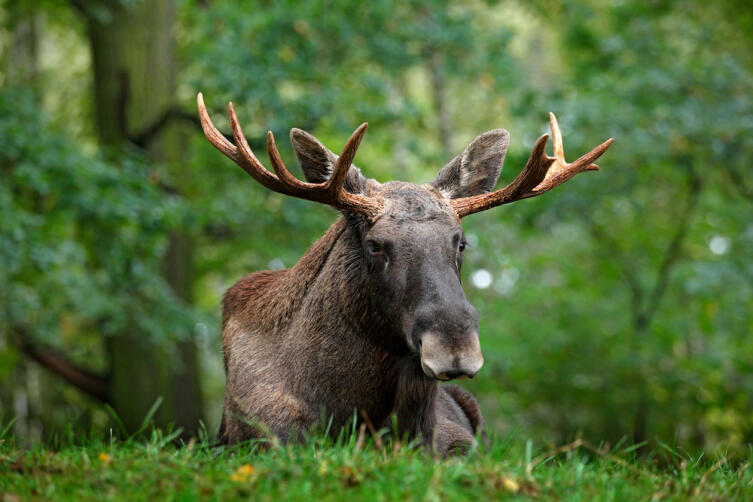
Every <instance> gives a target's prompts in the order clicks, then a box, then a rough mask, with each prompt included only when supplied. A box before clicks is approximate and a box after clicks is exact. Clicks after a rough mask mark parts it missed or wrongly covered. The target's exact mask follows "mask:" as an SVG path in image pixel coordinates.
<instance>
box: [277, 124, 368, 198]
mask: <svg viewBox="0 0 753 502" xmlns="http://www.w3.org/2000/svg"><path fill="white" fill-rule="evenodd" d="M290 142H291V143H292V144H293V150H294V151H295V156H296V157H297V158H298V163H299V164H300V165H301V169H302V170H303V175H304V176H305V177H306V181H308V182H309V183H324V182H325V181H327V180H328V179H329V177H330V176H332V169H333V168H334V167H335V163H336V162H337V155H335V154H334V153H332V152H331V151H330V150H329V148H327V147H326V146H324V145H323V144H322V143H321V141H319V140H318V139H316V138H315V137H314V136H313V135H311V134H309V133H307V132H306V131H304V130H301V129H296V128H293V129H291V130H290ZM343 186H344V188H345V190H347V191H348V192H350V193H363V192H364V189H365V187H366V178H365V177H364V176H363V175H362V174H361V170H360V169H358V168H357V167H356V166H355V165H351V166H350V169H349V170H348V177H347V178H346V179H345V184H344V185H343Z"/></svg>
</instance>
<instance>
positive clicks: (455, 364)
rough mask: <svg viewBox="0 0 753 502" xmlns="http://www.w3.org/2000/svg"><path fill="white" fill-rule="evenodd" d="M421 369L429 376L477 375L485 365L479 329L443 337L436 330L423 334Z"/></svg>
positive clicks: (439, 377)
mask: <svg viewBox="0 0 753 502" xmlns="http://www.w3.org/2000/svg"><path fill="white" fill-rule="evenodd" d="M420 340H421V348H420V353H421V369H423V372H424V374H425V375H426V376H428V377H429V378H436V379H438V380H452V379H454V378H473V377H474V376H475V375H476V373H478V371H479V370H480V369H481V366H483V365H484V356H483V355H482V354H481V344H480V343H479V339H478V333H477V332H471V333H468V334H467V335H464V336H462V337H452V338H449V339H448V337H443V336H442V335H441V334H439V333H437V332H434V331H427V332H424V333H423V334H422V335H421V338H420Z"/></svg>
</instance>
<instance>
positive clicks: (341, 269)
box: [292, 217, 439, 444]
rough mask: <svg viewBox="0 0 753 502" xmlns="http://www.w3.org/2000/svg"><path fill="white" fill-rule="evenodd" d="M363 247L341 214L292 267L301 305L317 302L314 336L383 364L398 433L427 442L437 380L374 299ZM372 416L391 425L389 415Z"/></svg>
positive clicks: (313, 317) (382, 374)
mask: <svg viewBox="0 0 753 502" xmlns="http://www.w3.org/2000/svg"><path fill="white" fill-rule="evenodd" d="M362 253H363V251H362V250H361V246H360V242H359V237H358V235H357V231H356V230H355V229H354V228H351V226H350V224H348V223H347V222H346V219H345V218H343V217H341V218H339V219H338V220H337V221H336V222H335V223H334V224H333V225H332V226H331V227H330V229H329V230H328V231H327V232H326V233H325V234H324V235H323V236H322V237H321V238H320V239H319V240H318V241H317V242H316V243H314V245H312V246H311V248H310V249H309V250H308V251H307V252H306V253H305V254H304V255H303V257H302V258H301V259H300V261H299V262H298V263H297V264H296V265H295V267H293V270H292V272H293V274H292V275H293V277H296V278H297V279H298V280H300V282H299V285H300V286H302V287H304V288H305V289H303V290H302V293H303V295H302V296H304V297H305V298H304V299H303V300H301V306H302V307H304V308H305V306H306V305H311V306H315V310H316V311H313V309H312V311H311V312H310V314H311V317H310V319H311V321H310V322H311V324H310V327H311V329H312V331H315V332H316V333H317V335H316V336H327V337H333V338H337V339H338V341H340V342H341V343H342V346H343V347H347V348H349V350H350V353H351V354H352V355H353V357H358V356H357V355H358V354H360V355H361V357H363V361H360V362H359V363H357V364H362V365H368V364H375V363H377V364H379V366H380V374H381V378H383V381H384V387H385V391H386V395H387V396H389V399H390V401H391V402H392V404H391V406H390V407H391V408H392V411H393V412H394V413H395V414H396V415H397V418H398V425H399V432H400V434H401V435H402V434H408V435H409V436H410V437H418V436H421V437H422V438H423V441H424V442H425V443H427V444H428V443H429V442H430V441H431V431H432V428H433V423H432V417H433V413H432V409H433V406H434V402H435V399H436V396H437V392H438V388H439V386H438V383H437V382H436V381H435V380H432V379H429V378H428V377H426V376H425V375H424V374H423V372H422V370H421V367H420V363H419V361H418V358H417V356H416V355H415V354H412V353H411V352H410V349H409V348H408V345H407V343H406V342H405V337H404V336H403V335H402V333H399V332H398V331H397V330H396V329H395V327H394V324H393V323H392V322H390V320H389V319H385V316H384V315H382V314H381V310H380V309H379V308H378V306H376V305H374V302H375V301H376V300H375V299H374V297H375V296H376V295H370V294H369V288H368V284H366V278H367V275H366V271H365V264H364V261H363V258H362ZM333 318H335V321H334V322H332V319H333ZM351 354H349V355H351ZM357 364H356V365H355V366H356V367H357ZM371 418H372V419H374V420H375V421H380V422H382V423H377V424H376V425H377V426H382V425H387V423H385V422H384V421H388V416H384V417H374V416H372V417H371Z"/></svg>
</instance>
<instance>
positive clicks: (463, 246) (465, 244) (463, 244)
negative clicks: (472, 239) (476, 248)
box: [458, 241, 468, 253]
mask: <svg viewBox="0 0 753 502" xmlns="http://www.w3.org/2000/svg"><path fill="white" fill-rule="evenodd" d="M466 246H468V243H467V242H465V241H460V244H458V251H460V252H461V253H462V252H463V251H465V248H466Z"/></svg>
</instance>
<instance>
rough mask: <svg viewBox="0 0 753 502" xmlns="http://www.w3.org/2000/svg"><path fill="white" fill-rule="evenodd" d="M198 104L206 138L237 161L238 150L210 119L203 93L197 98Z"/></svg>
mask: <svg viewBox="0 0 753 502" xmlns="http://www.w3.org/2000/svg"><path fill="white" fill-rule="evenodd" d="M196 104H197V105H198V106H199V119H200V120H201V128H202V129H203V130H204V136H206V137H207V139H208V140H209V142H210V143H212V145H214V147H215V148H216V149H218V150H219V151H221V152H222V153H224V154H225V155H226V156H228V157H230V159H232V160H236V158H237V155H238V149H237V148H236V147H235V145H233V144H232V143H231V142H229V141H228V140H227V138H225V136H224V135H223V134H222V133H221V132H220V131H219V130H217V128H216V127H215V126H214V124H213V123H212V119H211V118H209V112H207V107H206V105H204V95H203V94H202V93H199V94H198V95H197V96H196Z"/></svg>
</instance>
